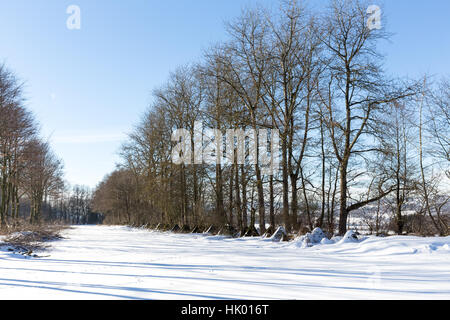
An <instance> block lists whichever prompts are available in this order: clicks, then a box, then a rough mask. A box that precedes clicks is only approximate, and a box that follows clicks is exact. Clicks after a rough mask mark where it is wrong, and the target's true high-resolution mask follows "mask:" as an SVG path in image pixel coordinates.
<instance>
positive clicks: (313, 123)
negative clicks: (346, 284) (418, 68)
mask: <svg viewBox="0 0 450 320" xmlns="http://www.w3.org/2000/svg"><path fill="white" fill-rule="evenodd" d="M368 7H369V3H368V2H365V1H344V0H338V1H330V2H329V5H328V8H327V9H324V10H320V11H317V10H313V9H310V8H308V7H307V6H304V5H303V4H301V3H299V2H296V1H289V2H282V3H281V6H280V9H279V10H274V11H273V10H269V9H266V8H264V7H257V8H250V9H245V10H243V11H242V14H241V16H240V17H238V18H236V19H233V20H231V21H229V22H228V23H226V26H225V27H226V31H227V34H228V37H227V40H226V41H223V42H219V43H215V44H212V45H211V46H210V47H209V48H208V49H207V50H205V51H204V54H203V55H202V58H201V59H200V60H199V61H198V62H196V63H190V64H187V65H184V66H179V67H178V68H176V69H175V70H174V71H173V72H171V73H170V76H169V77H168V79H167V80H166V82H165V83H163V84H161V85H160V86H159V87H157V88H155V89H154V90H153V91H152V103H151V105H150V106H149V108H148V110H147V112H146V113H145V115H143V116H142V118H141V121H140V122H139V123H137V124H136V125H135V127H134V129H133V130H132V132H130V134H129V136H128V139H127V141H125V142H124V143H123V145H122V147H121V149H120V155H121V159H122V161H121V163H120V164H118V166H117V169H116V170H115V171H114V172H112V173H110V174H109V175H108V176H106V177H105V178H104V180H103V181H102V182H101V183H100V184H99V185H98V187H97V188H96V190H95V192H94V193H93V197H92V202H91V205H92V208H93V210H94V211H95V212H101V213H102V214H103V215H104V217H105V223H108V224H125V225H132V226H147V227H149V228H158V229H160V230H171V229H173V230H182V231H185V232H192V231H194V232H202V231H205V230H207V229H209V230H210V231H215V232H221V233H222V234H232V235H240V236H244V235H247V236H253V235H263V234H265V235H271V234H273V232H274V231H275V230H276V229H277V227H278V226H283V227H284V228H285V229H286V231H287V232H290V233H292V234H297V233H301V234H302V233H306V232H308V231H312V230H313V229H314V228H316V227H320V228H322V229H323V230H325V231H327V232H328V234H330V235H333V234H338V235H344V234H345V233H346V231H347V230H348V229H350V228H355V226H357V228H358V229H361V230H365V231H367V232H368V233H371V234H376V235H383V234H393V233H395V234H400V235H401V234H416V235H441V236H444V235H448V234H449V230H448V224H449V221H450V202H449V200H450V184H449V179H450V167H449V161H450V155H449V150H450V149H449V147H450V140H449V137H450V133H449V128H450V123H449V122H450V118H449V115H450V78H449V77H448V76H447V77H445V76H442V75H440V76H435V75H423V76H422V77H420V78H418V79H409V78H405V77H403V76H396V75H391V74H389V73H388V72H386V70H385V68H384V65H385V58H386V57H385V55H384V54H383V53H382V52H381V50H380V49H379V47H380V44H381V43H383V41H386V40H389V39H390V37H391V35H390V34H389V33H388V32H387V31H386V30H384V29H383V28H381V29H380V28H377V27H371V25H370V23H371V21H370V19H369V14H368V10H367V8H368ZM379 18H380V19H382V20H381V21H383V22H384V20H385V19H386V18H385V17H384V16H380V17H379ZM372 22H373V21H372ZM2 81H3V80H2ZM13 89H14V87H13V88H11V90H13ZM2 90H3V86H2ZM2 92H3V91H2ZM6 99H8V98H6ZM9 99H11V98H9ZM3 100H4V98H3V93H2V104H1V108H2V115H3V114H4V111H3V109H4V108H6V106H4V103H3ZM124 107H126V106H124ZM17 112H24V111H23V110H22V109H20V108H17ZM23 117H25V118H24V120H23V121H21V122H20V125H21V126H22V127H23V128H24V129H21V130H25V131H26V132H28V133H27V134H26V137H24V135H23V133H22V131H20V132H21V133H20V134H19V133H17V134H15V135H14V139H12V137H11V139H12V140H8V141H10V142H8V143H6V144H5V143H4V141H5V138H4V133H3V132H2V133H1V134H0V136H1V141H0V145H1V147H2V158H1V159H2V167H1V168H2V175H1V177H2V178H3V179H2V192H3V193H2V199H4V200H3V201H2V206H1V212H2V222H3V219H4V216H5V214H6V212H7V211H8V206H10V207H11V208H13V209H12V212H15V211H14V210H15V209H14V207H15V205H16V204H17V203H18V197H19V196H20V194H21V192H23V193H24V194H26V196H27V198H28V199H29V201H30V203H31V204H32V207H33V209H32V211H31V212H32V215H31V216H32V217H35V218H38V212H39V210H40V208H39V206H40V203H41V202H42V199H43V196H44V194H45V192H53V191H54V190H56V189H57V188H56V187H57V185H58V179H54V178H55V173H57V172H58V170H59V166H58V163H57V162H55V160H53V158H52V157H51V156H50V155H49V154H48V150H47V148H46V145H45V144H43V143H42V142H39V141H37V140H36V139H35V138H34V135H33V130H34V129H33V126H32V125H31V124H30V123H29V121H30V120H29V119H28V118H29V115H28V114H27V113H23ZM15 118H17V117H15ZM1 121H2V122H3V121H5V119H4V118H3V117H2V118H1ZM198 122H201V123H202V124H203V126H204V127H209V128H216V129H217V131H219V132H222V133H225V131H226V130H243V131H245V130H255V131H256V130H260V129H267V130H269V131H270V132H275V130H276V132H278V133H279V144H277V145H275V146H272V145H271V146H270V150H279V152H280V165H279V167H277V168H276V170H274V171H273V172H272V173H271V174H267V173H266V170H264V168H263V166H264V165H263V164H261V162H259V161H258V162H257V163H256V164H253V163H251V162H250V160H249V153H248V152H247V153H245V154H244V157H245V161H244V163H240V162H239V161H238V155H237V152H236V149H235V150H234V151H235V152H233V150H231V151H230V150H228V151H227V152H228V153H229V154H230V152H231V154H234V161H231V163H228V164H223V163H216V164H206V163H201V164H198V163H196V164H192V163H194V161H192V163H191V162H189V163H181V164H176V163H174V161H173V153H174V150H175V152H176V149H175V148H176V146H177V144H178V143H180V141H179V140H178V139H173V133H174V132H175V130H177V129H185V130H187V131H188V132H189V133H190V139H191V141H184V142H185V143H188V142H193V140H194V139H195V135H196V134H198V132H195V128H196V126H195V124H196V123H198ZM1 128H4V125H2V126H1ZM8 132H9V133H8V134H7V135H6V137H9V136H11V131H10V130H8ZM217 137H220V135H217ZM264 138H266V139H267V137H266V136H265V137H262V136H260V135H257V136H256V137H253V138H252V137H246V138H245V141H243V142H242V141H241V142H239V141H237V139H236V141H235V140H234V139H233V145H234V146H235V148H237V145H238V144H239V143H243V144H245V145H246V146H248V145H249V144H250V143H251V142H252V141H250V140H251V139H254V140H256V141H258V139H264ZM219 140H220V138H217V141H214V139H211V140H210V141H209V142H204V144H202V146H203V147H205V148H206V147H208V144H214V143H215V144H216V149H215V152H216V153H218V154H221V152H222V151H223V150H221V149H222V147H221V144H220V141H219ZM213 141H214V142H213ZM19 142H20V143H19ZM253 142H255V141H253ZM18 144H20V145H21V147H20V148H19V150H17V147H15V146H17V145H18ZM189 145H190V143H189ZM6 146H8V148H9V149H7V150H6V149H5V148H6ZM209 147H210V146H209ZM30 149H32V150H38V151H39V152H37V151H29V150H30ZM187 151H189V155H190V156H191V157H192V159H194V158H195V156H196V154H195V152H194V150H186V149H185V150H184V152H185V153H186V152H187ZM17 152H19V153H20V154H22V157H24V160H23V161H25V162H24V163H27V161H28V162H30V161H31V162H32V163H34V164H35V166H36V170H38V169H41V168H42V170H43V169H44V168H46V170H43V171H42V170H41V171H38V172H39V173H40V175H39V177H41V178H42V179H41V180H39V181H40V184H39V187H37V186H36V185H35V184H33V183H32V182H33V181H34V180H33V177H32V176H33V173H34V172H35V171H34V170H33V172H28V170H30V169H32V168H33V169H35V166H29V165H25V166H24V170H22V171H21V170H19V168H17V167H15V164H14V163H15V162H14V159H16V157H17ZM181 152H183V151H181ZM263 152H264V150H263ZM272 152H273V151H271V152H270V153H272ZM260 153H261V152H260ZM27 154H28V155H30V154H32V155H33V157H32V159H30V158H29V156H28V158H27ZM5 155H12V156H8V157H6V156H5ZM258 156H262V155H261V154H259V155H258ZM46 157H47V158H46ZM36 158H38V159H39V160H36ZM45 160H47V161H45ZM38 164H39V165H38ZM42 164H48V165H49V167H48V166H42ZM41 172H42V173H41ZM44 176H45V177H47V176H48V178H44ZM15 181H21V182H20V183H19V187H17V184H16V183H15ZM18 190H19V191H21V192H19V194H18V192H17V191H18ZM44 191H45V192H44ZM9 194H11V195H12V196H11V198H9V197H8V195H9ZM9 204H10V205H9ZM10 211H11V209H10ZM12 216H14V213H12ZM32 219H33V218H32Z"/></svg>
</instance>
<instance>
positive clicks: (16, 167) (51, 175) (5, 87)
mask: <svg viewBox="0 0 450 320" xmlns="http://www.w3.org/2000/svg"><path fill="white" fill-rule="evenodd" d="M90 208H91V191H90V190H89V189H88V188H86V187H83V186H74V187H73V188H70V186H69V185H68V183H67V182H66V181H65V180H64V172H63V163H62V160H61V159H59V158H58V157H57V156H56V155H55V153H54V152H53V150H52V148H51V146H50V143H49V142H48V141H46V140H44V139H43V138H42V137H41V136H40V133H39V125H38V123H37V121H36V119H35V118H34V116H33V114H32V113H31V112H30V111H29V110H28V109H27V108H26V106H25V98H24V92H23V83H22V82H20V81H19V79H18V78H17V76H16V75H15V74H14V72H12V71H11V70H10V69H8V68H7V67H6V66H5V65H0V224H1V228H2V229H3V228H6V227H8V225H12V226H18V225H21V224H23V223H24V222H26V223H31V224H39V223H42V222H47V221H60V222H64V223H71V224H83V223H97V222H101V220H102V216H101V215H99V214H96V213H93V212H92V210H91V209H90Z"/></svg>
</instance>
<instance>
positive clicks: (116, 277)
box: [0, 226, 450, 300]
mask: <svg viewBox="0 0 450 320" xmlns="http://www.w3.org/2000/svg"><path fill="white" fill-rule="evenodd" d="M63 236H65V239H63V240H60V241H56V242H53V243H52V246H53V247H52V249H50V251H49V252H45V253H42V254H43V255H46V256H45V257H42V258H29V257H23V256H21V255H15V254H13V253H11V252H8V251H7V249H6V247H5V248H3V249H2V250H0V269H1V274H0V299H169V300H170V299H183V300H184V299H256V300H258V299H449V298H450V247H449V246H450V237H447V238H418V237H398V236H395V237H386V238H377V237H364V238H362V239H359V240H357V241H352V242H348V241H346V237H344V238H342V239H339V238H334V240H328V241H324V240H323V239H322V241H321V243H319V244H315V245H313V246H312V247H308V248H299V247H298V246H297V245H296V243H295V242H273V241H271V240H270V239H262V238H260V237H255V238H240V239H232V238H226V237H217V236H215V237H211V236H207V235H198V234H197V235H193V234H172V233H164V232H157V231H148V230H143V229H131V228H127V227H107V226H78V227H74V228H73V229H69V230H67V231H65V233H64V234H63ZM339 240H340V241H339Z"/></svg>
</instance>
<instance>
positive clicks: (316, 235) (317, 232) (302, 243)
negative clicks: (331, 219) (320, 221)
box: [295, 228, 334, 248]
mask: <svg viewBox="0 0 450 320" xmlns="http://www.w3.org/2000/svg"><path fill="white" fill-rule="evenodd" d="M325 239H326V240H325ZM322 240H324V241H323V242H324V243H323V244H325V243H327V240H328V239H327V237H326V235H325V233H324V232H323V231H322V229H320V228H315V229H314V230H313V231H312V232H311V233H307V234H305V235H304V236H300V237H298V238H297V239H296V240H295V245H296V246H297V247H300V248H308V247H312V246H314V245H317V244H320V243H322ZM332 243H334V242H332Z"/></svg>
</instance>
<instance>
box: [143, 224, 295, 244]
mask: <svg viewBox="0 0 450 320" xmlns="http://www.w3.org/2000/svg"><path fill="white" fill-rule="evenodd" d="M147 228H149V229H152V230H156V231H162V232H164V231H170V232H174V233H184V234H188V233H191V234H208V235H219V236H227V237H233V238H240V237H259V236H260V233H259V231H258V229H256V227H255V226H254V225H253V226H249V227H247V228H246V229H244V230H242V231H241V230H238V229H236V228H235V227H233V226H231V225H229V224H226V225H223V226H221V227H219V226H216V225H210V226H202V225H196V226H194V227H190V226H188V225H183V226H181V227H180V225H178V224H175V225H170V224H162V223H159V224H156V225H150V226H147ZM262 236H263V237H264V238H271V239H273V240H275V241H289V240H290V239H291V237H290V236H289V235H288V234H287V233H286V231H285V230H284V228H283V227H279V228H278V229H275V227H273V226H270V227H269V228H267V230H266V232H265V233H264V234H263V235H262Z"/></svg>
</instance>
